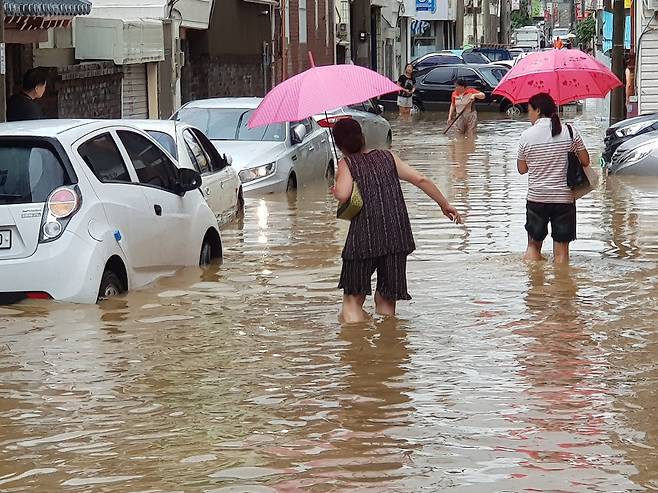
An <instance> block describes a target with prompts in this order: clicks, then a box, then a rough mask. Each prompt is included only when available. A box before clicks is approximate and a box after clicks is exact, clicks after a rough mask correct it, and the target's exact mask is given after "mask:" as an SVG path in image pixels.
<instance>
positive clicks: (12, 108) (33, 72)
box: [7, 67, 48, 122]
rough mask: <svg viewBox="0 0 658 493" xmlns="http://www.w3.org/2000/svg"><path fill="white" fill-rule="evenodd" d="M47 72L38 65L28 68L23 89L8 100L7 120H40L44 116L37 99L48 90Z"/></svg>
mask: <svg viewBox="0 0 658 493" xmlns="http://www.w3.org/2000/svg"><path fill="white" fill-rule="evenodd" d="M47 79H48V76H47V72H46V70H45V69H43V68H40V67H37V68H33V69H30V70H28V71H27V72H26V73H25V75H24V76H23V89H22V91H21V92H19V93H18V94H14V95H13V96H12V97H11V98H9V101H7V121H8V122H18V121H24V120H40V119H41V118H43V112H42V111H41V107H40V106H39V104H38V103H37V99H41V98H42V97H43V95H44V93H45V92H46V85H47Z"/></svg>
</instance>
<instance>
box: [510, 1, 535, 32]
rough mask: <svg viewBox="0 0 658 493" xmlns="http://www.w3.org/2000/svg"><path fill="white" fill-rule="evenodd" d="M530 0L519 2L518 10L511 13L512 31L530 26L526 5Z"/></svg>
mask: <svg viewBox="0 0 658 493" xmlns="http://www.w3.org/2000/svg"><path fill="white" fill-rule="evenodd" d="M529 1H530V0H521V4H520V7H521V8H520V9H519V10H515V11H514V12H512V16H511V17H512V29H518V28H520V27H523V26H532V25H533V24H534V23H533V22H532V17H530V12H529V11H528V10H529V8H528V3H529Z"/></svg>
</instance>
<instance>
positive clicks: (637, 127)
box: [615, 121, 656, 137]
mask: <svg viewBox="0 0 658 493" xmlns="http://www.w3.org/2000/svg"><path fill="white" fill-rule="evenodd" d="M654 123H656V122H655V121H648V122H640V123H634V124H633V125H628V126H627V127H622V128H620V129H617V130H616V131H615V134H616V135H617V137H627V136H628V135H635V134H637V133H639V132H641V131H642V130H644V129H645V128H647V127H650V126H651V125H653V124H654Z"/></svg>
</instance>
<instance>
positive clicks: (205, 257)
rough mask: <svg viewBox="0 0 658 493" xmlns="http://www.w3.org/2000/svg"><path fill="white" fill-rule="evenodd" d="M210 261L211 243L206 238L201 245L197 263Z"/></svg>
mask: <svg viewBox="0 0 658 493" xmlns="http://www.w3.org/2000/svg"><path fill="white" fill-rule="evenodd" d="M211 262H212V245H211V244H210V242H209V241H208V240H204V242H203V245H201V255H200V256H199V265H210V263H211Z"/></svg>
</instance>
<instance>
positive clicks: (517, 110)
mask: <svg viewBox="0 0 658 493" xmlns="http://www.w3.org/2000/svg"><path fill="white" fill-rule="evenodd" d="M522 112H523V110H522V109H521V107H520V106H519V105H518V104H513V105H512V106H509V107H508V108H507V109H506V110H505V113H507V116H519V115H520V114H521V113H522Z"/></svg>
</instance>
